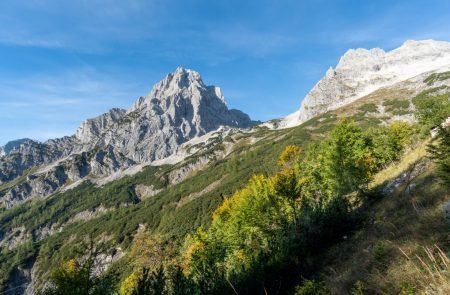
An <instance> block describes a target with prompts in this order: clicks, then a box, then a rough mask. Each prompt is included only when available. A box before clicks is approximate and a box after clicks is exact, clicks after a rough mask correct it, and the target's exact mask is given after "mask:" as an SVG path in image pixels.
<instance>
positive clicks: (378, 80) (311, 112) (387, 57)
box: [278, 40, 450, 128]
mask: <svg viewBox="0 0 450 295" xmlns="http://www.w3.org/2000/svg"><path fill="white" fill-rule="evenodd" d="M446 65H450V42H443V41H434V40H423V41H411V40H410V41H406V42H405V43H404V44H403V45H402V46H400V47H399V48H396V49H394V50H392V51H388V52H386V51H384V50H383V49H380V48H374V49H370V50H367V49H363V48H358V49H350V50H349V51H347V52H346V53H345V54H344V56H342V57H341V59H340V61H339V63H338V65H337V66H336V68H335V69H333V68H332V67H330V68H329V69H328V71H327V73H326V75H325V77H323V78H322V79H321V80H320V81H319V82H318V83H317V84H316V85H315V86H314V87H313V88H312V90H311V91H310V92H309V93H308V94H307V95H306V97H305V98H304V99H303V101H302V104H301V107H300V109H299V110H298V111H297V112H295V113H293V114H291V115H289V116H287V117H286V118H284V119H282V121H281V122H280V123H279V124H278V126H279V127H281V128H287V127H293V126H296V125H299V124H301V123H303V122H305V121H307V120H309V119H311V118H312V117H314V116H317V115H319V114H322V113H325V112H327V111H329V110H333V109H336V108H339V107H341V106H343V105H346V104H349V103H351V102H353V101H355V100H356V99H359V98H361V97H363V96H365V95H367V94H369V93H371V92H373V91H375V90H377V89H380V88H383V87H387V86H391V85H394V84H396V83H398V82H401V81H404V80H408V79H410V78H413V77H415V76H417V75H419V74H422V73H426V72H430V71H437V70H439V69H440V68H442V67H444V66H446Z"/></svg>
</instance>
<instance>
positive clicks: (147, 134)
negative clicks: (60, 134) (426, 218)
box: [0, 67, 254, 208]
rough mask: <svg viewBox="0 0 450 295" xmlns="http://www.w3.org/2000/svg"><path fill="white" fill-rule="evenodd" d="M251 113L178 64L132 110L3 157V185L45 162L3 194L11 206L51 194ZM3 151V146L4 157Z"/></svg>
mask: <svg viewBox="0 0 450 295" xmlns="http://www.w3.org/2000/svg"><path fill="white" fill-rule="evenodd" d="M253 124H254V122H253V121H251V119H250V117H249V116H248V115H246V114H244V113H243V112H241V111H238V110H230V109H228V107H227V105H226V103H225V99H224V97H223V95H222V93H221V91H220V89H219V88H218V87H215V86H207V85H205V84H204V83H203V81H202V79H201V77H200V74H199V73H197V72H195V71H192V70H188V69H185V68H181V67H180V68H177V69H176V70H175V72H173V73H170V74H168V75H167V76H166V77H165V78H164V79H163V80H161V81H160V82H158V83H157V84H156V85H155V86H154V87H153V89H152V90H151V91H150V93H149V94H148V95H146V96H143V97H141V98H139V99H138V101H137V102H136V103H135V104H134V105H133V106H132V107H131V108H130V109H129V110H127V111H126V110H122V109H111V110H110V111H109V112H107V113H105V114H102V115H100V116H98V117H96V118H92V119H88V120H86V121H84V122H83V123H82V124H81V126H80V127H79V128H78V130H77V131H76V134H75V135H73V136H70V137H64V138H60V139H54V140H48V141H46V142H44V143H35V144H28V145H26V146H24V148H22V149H21V151H20V152H19V153H18V154H16V155H14V156H15V158H14V159H12V158H11V157H9V156H8V155H4V156H2V157H1V158H0V184H3V183H6V182H9V181H11V180H14V179H16V178H18V177H19V176H21V175H22V174H23V173H24V172H25V171H27V169H29V168H32V167H37V166H41V169H39V170H38V171H37V172H36V173H35V174H34V175H32V176H30V177H29V178H27V179H26V181H25V183H24V184H23V185H21V186H12V187H11V188H10V189H8V190H7V191H5V192H0V193H3V195H1V194H0V205H1V204H2V203H3V205H4V206H5V207H7V208H10V207H12V206H13V205H14V204H16V203H19V202H22V201H24V200H26V199H28V198H30V197H36V196H37V197H43V196H47V195H49V194H51V193H53V192H55V191H57V190H58V189H60V188H61V187H63V186H65V185H67V183H73V182H77V181H81V180H83V179H84V178H86V177H89V176H92V177H94V178H99V177H108V176H111V175H112V174H114V173H116V172H120V170H124V169H128V168H132V167H135V166H138V165H146V164H149V163H152V162H155V161H158V160H163V159H166V158H168V157H170V156H172V155H174V154H176V153H177V152H178V151H179V149H180V148H181V146H182V145H183V144H184V143H186V142H187V141H189V140H191V139H193V138H196V137H201V136H202V135H205V134H207V133H209V132H211V131H215V130H218V129H219V128H221V127H222V126H227V127H231V128H247V127H250V126H251V125H253ZM2 153H4V152H3V151H2V150H0V155H1V154H2Z"/></svg>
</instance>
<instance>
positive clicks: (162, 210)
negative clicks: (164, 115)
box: [0, 85, 446, 294]
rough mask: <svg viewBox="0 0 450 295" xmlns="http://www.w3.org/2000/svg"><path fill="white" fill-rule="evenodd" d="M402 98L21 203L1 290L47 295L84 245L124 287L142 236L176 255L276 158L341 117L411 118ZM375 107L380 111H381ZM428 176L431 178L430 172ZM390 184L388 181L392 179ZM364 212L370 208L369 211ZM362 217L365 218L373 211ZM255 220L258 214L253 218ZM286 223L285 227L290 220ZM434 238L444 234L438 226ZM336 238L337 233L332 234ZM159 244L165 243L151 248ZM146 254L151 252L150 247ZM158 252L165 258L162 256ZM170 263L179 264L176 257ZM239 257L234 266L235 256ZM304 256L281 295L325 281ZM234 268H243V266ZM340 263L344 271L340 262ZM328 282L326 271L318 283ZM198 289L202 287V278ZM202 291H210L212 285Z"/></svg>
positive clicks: (6, 221) (361, 104)
mask: <svg viewBox="0 0 450 295" xmlns="http://www.w3.org/2000/svg"><path fill="white" fill-rule="evenodd" d="M434 86H435V85H430V87H429V88H428V90H427V92H428V93H424V94H422V95H437V94H439V93H442V92H443V91H445V90H446V89H445V88H442V87H441V88H435V87H434ZM408 94H409V93H406V94H405V93H404V92H402V91H401V90H398V89H397V90H395V89H391V90H389V89H384V90H383V91H380V92H376V93H374V94H373V95H369V96H367V97H364V98H362V99H360V100H358V101H357V102H355V103H354V104H352V105H349V106H346V107H344V108H341V109H338V110H336V111H332V112H329V113H326V114H324V115H321V116H319V117H316V118H314V119H312V120H310V121H308V122H306V123H304V124H303V125H301V126H298V127H296V128H292V129H286V130H268V129H267V128H261V127H257V128H255V130H254V131H253V132H251V133H248V134H245V133H236V134H234V135H233V134H232V135H229V136H227V137H225V138H223V139H220V140H219V139H218V140H217V142H215V143H214V144H211V147H210V148H205V149H204V150H203V153H201V154H197V155H194V156H192V157H191V158H188V159H186V160H185V161H184V162H182V163H180V164H177V165H172V166H171V165H166V166H160V167H147V168H145V169H144V170H143V171H142V172H140V173H138V174H136V175H133V176H128V177H124V178H122V179H120V180H117V181H114V182H111V183H108V184H105V185H104V186H102V187H98V186H96V185H94V184H92V183H84V184H83V185H81V186H79V187H77V188H76V189H73V190H68V191H66V192H63V193H58V194H56V195H53V196H51V197H49V198H47V199H44V200H35V201H31V202H26V203H24V204H21V205H19V206H17V207H15V208H13V209H11V210H4V211H3V212H1V213H0V221H1V222H0V233H1V234H0V235H1V236H2V239H1V242H0V243H1V247H2V249H1V251H2V252H1V257H0V267H1V271H0V274H1V280H2V284H3V288H4V289H5V290H12V289H14V290H15V291H17V290H20V288H21V287H23V288H24V289H25V288H27V287H28V288H32V287H34V288H37V289H41V288H43V285H44V282H46V281H47V279H48V277H49V276H50V273H51V271H52V269H56V268H58V266H59V265H60V264H61V263H62V262H64V261H69V260H70V259H72V258H77V257H78V258H79V257H80V254H79V251H80V245H82V244H83V241H85V240H86V238H87V237H89V239H90V240H91V241H94V242H95V244H97V245H100V244H101V245H102V247H104V248H105V249H106V250H105V251H104V253H102V255H103V256H101V255H100V256H99V257H100V259H99V261H98V262H99V263H100V264H104V265H109V264H110V262H111V261H115V263H114V264H113V265H112V267H110V268H109V270H110V271H109V273H112V274H114V277H115V278H116V279H117V280H118V282H117V284H120V283H121V282H122V283H123V280H124V277H125V276H129V275H132V274H133V272H134V271H139V269H137V266H142V265H146V266H148V264H149V263H147V262H146V263H141V264H136V263H135V261H137V260H144V261H147V260H149V259H148V258H145V257H136V252H137V253H139V252H141V251H137V250H136V248H138V249H139V247H138V246H137V245H136V241H139V240H143V241H146V240H147V238H142V237H141V236H142V235H144V236H145V235H148V236H149V237H150V238H149V239H150V244H151V245H155V244H156V245H161V244H162V245H163V246H158V247H156V248H162V249H165V248H167V247H165V246H164V243H166V242H167V241H172V240H174V241H175V244H177V246H174V247H175V248H178V245H179V244H182V243H183V241H184V237H185V235H186V234H187V233H193V232H194V231H195V230H196V229H197V228H198V227H199V226H203V227H204V228H205V229H207V228H209V227H210V223H211V214H212V212H213V211H214V210H215V209H216V208H217V207H218V206H219V205H220V204H221V203H222V202H223V200H224V199H227V198H230V197H231V196H232V195H233V194H234V193H235V192H236V191H238V190H240V189H242V188H243V187H244V186H246V184H247V181H248V180H249V179H250V177H251V176H252V175H254V174H263V175H265V176H266V177H270V176H271V175H274V174H275V173H276V172H277V171H278V170H279V168H278V165H277V161H278V158H279V156H280V155H281V154H282V151H283V150H285V147H286V146H288V145H295V146H298V147H302V148H303V149H304V150H306V149H308V148H307V146H308V145H310V144H311V143H313V142H319V141H322V140H323V139H324V138H326V136H327V134H328V132H329V131H330V130H332V129H333V128H334V126H335V125H336V124H338V123H339V122H340V120H341V118H342V117H349V118H350V120H351V119H353V120H355V121H356V124H357V125H358V126H361V128H362V130H363V131H366V130H368V129H369V127H374V128H379V127H378V126H380V124H381V123H383V122H389V121H392V115H393V112H397V111H398V112H401V114H399V116H405V117H406V118H411V113H412V112H413V109H414V108H413V104H412V102H411V101H412V98H413V95H408ZM399 97H400V98H401V99H399ZM405 101H407V102H408V105H407V103H406V102H405ZM406 105H407V106H406ZM380 109H382V110H383V111H382V112H379V111H378V110H380ZM400 118H401V117H400ZM381 148H383V145H381ZM407 150H408V149H407ZM205 157H208V158H209V159H210V161H209V163H208V164H206V161H204V159H205ZM214 159H216V160H214ZM392 160H393V161H395V160H394V159H392ZM383 167H384V166H382V167H379V168H378V169H380V168H381V169H382V168H383ZM191 169H192V170H191ZM429 173H430V175H433V172H429ZM388 176H389V177H394V175H388ZM179 177H184V178H179ZM389 177H386V178H389ZM433 183H435V184H434V185H435V186H438V189H437V190H436V192H437V195H438V197H439V198H441V199H442V198H444V196H445V193H446V191H445V190H443V189H442V187H441V186H439V184H438V183H437V181H434V180H433ZM382 200H384V198H383V199H382ZM379 202H382V201H379ZM377 204H379V203H377V202H376V203H375V206H377ZM367 206H370V208H372V205H371V203H369V205H367ZM358 208H359V207H358ZM260 209H261V210H265V209H264V208H260ZM263 212H264V211H263ZM364 212H369V209H367V211H364ZM253 213H255V214H258V212H253ZM364 214H365V213H364ZM358 217H359V215H358ZM285 222H287V223H289V222H292V220H286V221H285ZM356 224H358V223H356ZM351 225H352V226H350V227H344V228H342V229H341V230H342V231H343V232H347V231H348V230H350V229H351V228H353V222H352V223H351ZM258 227H259V228H262V227H263V226H262V225H259V226H257V227H256V228H258ZM269 227H270V225H269ZM363 228H364V229H365V228H367V227H363ZM364 229H362V230H363V231H364ZM438 230H439V231H440V232H442V229H441V228H438ZM337 233H341V232H340V231H337ZM350 233H351V231H350V232H349V233H346V234H348V235H349V236H352V237H353V235H350ZM155 237H159V238H158V239H161V240H162V241H165V242H158V241H157V242H155V241H154V239H155ZM339 237H341V236H339ZM339 237H333V239H330V241H332V242H333V243H334V242H335V241H337V240H339ZM336 239H337V240H336ZM352 239H353V238H352ZM352 241H353V240H352ZM254 242H255V243H256V244H255V247H256V246H257V245H258V243H259V242H258V240H255V241H254ZM167 243H168V242H167ZM349 243H350V242H349ZM244 244H245V243H244ZM326 246H328V244H324V245H323V247H321V248H320V249H321V250H323V251H325V250H326V249H327V247H326ZM337 247H339V245H338V246H337ZM148 248H151V249H153V248H152V247H150V246H149V247H148ZM130 249H131V250H133V249H135V250H134V252H133V251H131V252H130V253H131V254H133V253H134V255H135V256H133V255H131V254H130V253H129V254H127V253H128V252H129V250H130ZM161 251H162V252H165V250H164V251H163V250H161ZM271 251H272V250H271ZM175 252H177V251H175ZM355 253H357V252H355ZM160 254H161V253H160ZM270 254H271V252H268V255H270ZM124 255H125V256H124ZM152 255H155V253H150V254H149V256H152ZM167 256H168V257H169V258H171V257H172V256H176V257H178V255H175V254H173V253H172V254H170V253H169V254H167ZM158 257H164V255H162V254H161V255H159V256H158ZM235 257H238V258H239V255H238V256H235ZM310 257H311V258H309V257H302V259H305V261H311V263H306V264H304V263H302V267H301V269H298V270H295V271H293V272H292V273H293V274H296V275H297V274H298V276H297V277H293V278H289V279H288V280H287V281H288V284H283V289H282V290H284V291H289V290H290V289H289V288H290V286H291V285H293V284H295V283H298V282H299V281H300V278H301V277H300V274H302V273H303V275H304V276H305V277H308V276H311V277H319V278H320V276H318V274H322V273H324V272H323V270H325V269H326V267H324V268H323V269H321V268H319V267H318V268H310V267H308V264H312V265H316V263H317V262H318V261H327V260H323V259H322V258H320V259H319V260H317V259H316V258H315V256H314V255H311V256H310ZM136 258H139V259H136ZM172 258H173V257H172ZM172 258H171V259H172ZM244 258H245V257H244ZM174 259H175V258H174ZM343 259H344V257H343ZM175 260H176V259H175ZM280 261H283V260H280ZM228 262H229V263H230V265H231V266H233V265H234V266H235V264H233V262H232V261H230V260H228ZM291 262H292V261H291ZM312 262H314V263H312ZM234 263H238V265H239V260H236V261H235V262H234ZM333 263H334V262H333ZM336 263H339V265H344V263H343V262H336ZM156 264H157V263H156ZM317 265H319V264H318V263H317ZM279 266H280V265H279ZM296 266H297V264H296V262H295V261H294V264H293V265H286V267H284V266H283V264H281V266H280V267H281V269H284V270H286V269H288V270H291V267H296ZM99 272H100V271H97V273H99ZM243 273H244V276H243V277H239V279H238V281H239V282H240V284H245V282H247V281H246V279H245V272H243ZM269 273H270V272H269ZM281 273H282V274H283V272H281ZM325 275H326V273H324V277H325ZM136 276H138V275H136ZM327 278H328V276H327ZM355 278H356V277H355ZM247 279H248V278H247ZM357 279H360V280H362V281H363V284H364V282H366V284H370V280H369V279H366V277H361V278H359V277H358V278H357ZM365 279H366V281H364V280H365ZM30 280H32V282H33V284H31V285H28V286H27V285H26V283H27V282H28V281H30ZM193 280H194V281H195V280H196V279H195V278H194V279H193ZM331 280H332V279H331V278H330V279H326V280H325V281H326V282H332V281H331ZM249 281H250V282H251V281H253V282H257V284H256V285H258V284H259V283H260V280H258V279H252V278H251V277H250V279H249ZM263 281H264V280H263ZM206 282H208V281H206ZM239 282H238V283H239ZM194 283H197V284H198V280H197V282H194ZM222 283H225V287H224V288H223V289H222V290H226V291H225V293H231V292H233V290H232V289H230V286H234V285H238V284H236V282H234V281H233V282H229V283H228V282H226V280H225V281H223V280H222ZM353 283H354V282H352V278H351V277H350V278H349V279H347V281H345V282H344V283H343V286H344V287H342V289H339V290H348V285H352V284H353ZM276 284H277V282H276V280H275V281H270V279H269V280H268V281H267V288H271V289H270V290H271V294H272V293H274V292H272V291H273V290H275V289H276V288H277V285H276ZM330 284H332V283H330ZM131 285H132V284H131ZM258 286H261V284H259V285H258ZM263 286H264V284H263ZM369 286H370V285H369ZM216 287H217V286H216ZM202 288H208V286H203V287H202ZM336 288H340V287H339V285H336ZM346 288H347V289H346ZM365 288H366V287H365ZM263 289H264V288H263ZM263 289H259V291H261V290H263ZM255 290H256V289H255ZM244 291H245V290H244ZM244 291H243V292H244Z"/></svg>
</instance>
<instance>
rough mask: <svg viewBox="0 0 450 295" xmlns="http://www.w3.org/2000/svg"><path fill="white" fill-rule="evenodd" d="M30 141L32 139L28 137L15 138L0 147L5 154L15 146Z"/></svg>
mask: <svg viewBox="0 0 450 295" xmlns="http://www.w3.org/2000/svg"><path fill="white" fill-rule="evenodd" d="M30 141H32V140H31V139H29V138H22V139H16V140H13V141H10V142H8V143H7V144H5V146H3V147H1V148H0V149H1V151H2V152H3V153H4V154H6V155H7V154H9V153H10V152H11V151H12V150H14V149H15V148H18V147H19V146H20V145H21V144H24V143H27V142H30Z"/></svg>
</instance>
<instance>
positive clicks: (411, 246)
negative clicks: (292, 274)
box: [321, 144, 450, 295]
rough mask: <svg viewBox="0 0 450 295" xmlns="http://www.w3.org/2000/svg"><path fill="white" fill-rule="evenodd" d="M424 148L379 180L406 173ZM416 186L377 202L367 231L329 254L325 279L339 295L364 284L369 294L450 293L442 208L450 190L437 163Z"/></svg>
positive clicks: (364, 226)
mask: <svg viewBox="0 0 450 295" xmlns="http://www.w3.org/2000/svg"><path fill="white" fill-rule="evenodd" d="M424 149H425V144H423V145H420V146H418V147H417V148H416V149H414V150H412V151H411V153H409V154H408V155H407V156H406V157H405V159H403V161H402V162H401V163H399V164H398V165H395V166H392V167H389V168H388V169H389V171H383V172H381V174H380V175H377V179H376V181H378V183H384V182H386V181H389V180H391V179H392V178H393V177H395V175H401V174H403V173H405V168H408V167H409V164H410V163H415V162H417V161H419V162H420V159H421V158H423V155H424V151H425V150H424ZM425 161H427V160H425ZM422 162H423V160H422ZM410 185H411V190H408V191H407V193H405V188H406V184H402V185H400V186H399V187H397V188H396V190H395V191H394V192H393V193H391V194H389V195H387V196H385V197H384V198H382V199H380V200H378V201H376V202H375V204H373V205H372V206H371V207H370V209H368V210H367V211H366V213H365V214H364V218H363V219H364V222H363V224H362V226H361V228H359V229H358V230H357V231H355V232H354V233H353V234H352V235H351V236H350V237H349V238H348V239H346V240H344V241H342V242H340V243H338V244H337V245H335V246H334V247H332V248H331V249H330V250H329V251H328V252H327V253H326V254H325V255H324V256H325V259H324V262H323V264H322V266H321V270H322V271H321V277H322V279H323V280H324V281H325V282H326V284H327V286H328V287H329V288H330V289H331V291H332V293H333V294H351V290H352V289H354V287H355V284H356V283H357V282H358V281H359V283H358V284H360V286H362V290H363V293H364V294H438V295H441V294H450V292H448V288H449V286H450V285H449V283H448V282H449V271H450V269H449V268H448V266H449V263H448V258H447V256H446V255H445V254H444V253H445V252H447V253H448V252H449V251H450V235H449V224H448V223H447V221H446V219H445V217H444V212H443V210H442V205H443V204H444V203H445V202H448V200H450V189H449V188H445V187H443V186H442V185H441V184H440V183H439V181H438V179H437V177H436V175H435V172H434V166H433V165H432V164H429V165H427V166H425V170H423V171H421V172H420V174H419V175H418V176H416V177H415V178H414V179H412V181H411V183H410ZM434 245H439V248H437V247H436V246H434ZM405 254H406V255H405ZM419 258H420V259H419Z"/></svg>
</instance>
